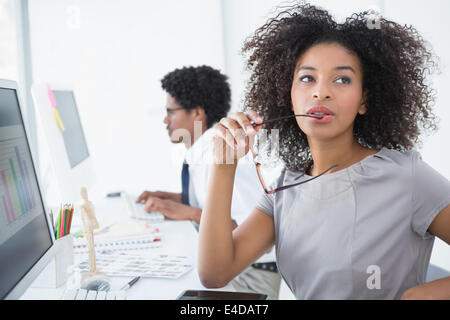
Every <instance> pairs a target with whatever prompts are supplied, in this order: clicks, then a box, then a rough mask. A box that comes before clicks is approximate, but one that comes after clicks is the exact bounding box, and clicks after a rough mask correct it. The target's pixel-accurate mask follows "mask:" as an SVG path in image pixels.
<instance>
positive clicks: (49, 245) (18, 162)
mask: <svg viewBox="0 0 450 320" xmlns="http://www.w3.org/2000/svg"><path fill="white" fill-rule="evenodd" d="M20 106H21V103H20V95H19V93H18V89H17V84H16V82H14V81H10V80H2V79H0V298H1V299H17V298H19V297H20V296H21V295H22V294H23V293H24V292H25V290H26V289H27V288H28V286H29V285H30V284H31V283H32V282H33V281H34V280H35V279H36V277H37V276H38V275H39V273H40V272H41V271H42V270H43V269H44V268H45V266H46V265H47V264H48V263H49V262H50V260H51V259H52V258H53V257H54V255H55V252H56V249H55V245H54V243H55V238H54V235H53V232H52V226H51V223H50V218H49V216H48V214H47V212H48V211H47V210H46V205H45V202H44V201H43V197H42V194H41V189H40V184H39V182H38V177H37V174H36V169H35V165H34V162H33V158H32V155H31V151H30V146H29V143H28V138H27V134H26V130H25V126H24V121H23V118H22V113H21V108H20Z"/></svg>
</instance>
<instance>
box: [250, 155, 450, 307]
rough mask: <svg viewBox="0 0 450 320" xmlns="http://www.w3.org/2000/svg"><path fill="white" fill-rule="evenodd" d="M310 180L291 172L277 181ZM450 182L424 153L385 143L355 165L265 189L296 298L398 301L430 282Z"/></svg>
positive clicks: (264, 206) (262, 204)
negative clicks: (436, 226) (435, 231)
mask: <svg viewBox="0 0 450 320" xmlns="http://www.w3.org/2000/svg"><path fill="white" fill-rule="evenodd" d="M308 178H311V176H308V175H302V173H301V172H294V171H289V170H286V171H284V172H283V173H282V174H281V176H280V177H279V179H278V181H277V185H278V186H280V185H288V184H293V183H296V182H299V181H302V180H306V179H308ZM448 204H450V182H449V180H448V179H447V178H445V177H444V176H442V175H441V174H439V173H438V172H437V171H436V170H434V169H433V168H431V167H430V166H429V165H428V164H426V163H425V162H424V161H423V160H422V158H421V156H420V154H419V153H418V152H417V151H407V152H399V151H396V150H390V149H386V148H383V149H382V150H380V151H379V152H378V153H376V154H374V155H371V156H368V157H366V158H364V159H363V160H361V161H360V162H358V163H355V164H353V165H352V166H350V167H348V168H345V169H342V170H339V171H337V172H334V173H331V174H325V175H323V176H320V177H318V178H317V179H314V180H312V181H310V182H307V183H305V184H302V185H300V186H297V187H293V188H290V189H287V190H283V191H279V192H277V193H275V194H273V195H267V194H264V195H263V196H262V198H261V199H260V201H259V203H258V205H257V208H258V209H260V210H262V211H264V212H265V213H267V214H268V215H269V216H271V217H272V218H273V219H274V225H275V247H276V257H277V264H278V268H279V270H280V273H281V274H282V276H283V278H284V280H285V281H286V283H287V285H288V286H289V287H290V289H291V290H292V292H293V293H294V295H295V296H296V298H297V299H398V298H400V297H401V295H402V294H403V293H404V291H406V290H407V289H408V288H410V287H413V286H416V285H418V284H421V283H423V282H424V281H425V277H426V272H427V268H428V264H429V260H430V255H431V250H432V247H433V242H434V236H433V235H431V234H430V233H429V232H428V231H427V229H428V227H429V225H430V224H431V222H432V221H433V219H434V218H435V216H436V215H437V214H438V213H439V212H440V211H441V210H442V209H444V208H445V207H446V206H447V205H448Z"/></svg>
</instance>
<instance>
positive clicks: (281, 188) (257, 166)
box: [251, 114, 338, 194]
mask: <svg viewBox="0 0 450 320" xmlns="http://www.w3.org/2000/svg"><path fill="white" fill-rule="evenodd" d="M293 117H310V118H316V119H322V118H323V117H322V116H318V115H317V116H316V115H309V114H293V115H289V116H284V117H280V118H274V119H269V120H265V121H264V122H262V123H255V122H254V121H252V122H251V125H252V126H253V127H256V126H261V125H263V124H265V123H269V122H274V121H279V120H284V119H288V118H293ZM252 153H253V161H254V162H255V166H256V172H257V174H258V179H259V181H260V182H261V185H262V187H263V189H264V192H265V193H267V194H273V193H275V192H278V191H282V190H286V189H289V188H292V187H296V186H298V185H301V184H303V183H306V182H308V181H311V180H314V179H316V178H318V177H320V176H321V175H323V174H325V173H327V172H328V171H330V170H331V169H333V168H336V167H337V166H338V165H337V164H334V165H332V166H331V167H329V168H328V169H327V170H325V171H323V172H322V173H320V174H319V175H317V176H315V177H312V178H310V179H308V180H305V181H302V182H298V183H294V184H290V185H287V186H280V187H277V188H275V189H273V190H269V189H267V187H266V185H265V183H264V180H263V175H262V170H261V166H262V165H261V163H259V162H258V161H256V157H257V153H255V152H254V150H253V149H252Z"/></svg>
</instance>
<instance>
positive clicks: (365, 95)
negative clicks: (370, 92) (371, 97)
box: [358, 90, 367, 115]
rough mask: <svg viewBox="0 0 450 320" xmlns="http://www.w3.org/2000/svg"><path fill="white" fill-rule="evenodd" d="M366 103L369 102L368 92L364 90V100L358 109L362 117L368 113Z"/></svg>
mask: <svg viewBox="0 0 450 320" xmlns="http://www.w3.org/2000/svg"><path fill="white" fill-rule="evenodd" d="M366 101H367V90H364V92H363V96H362V99H361V104H360V106H359V108H358V113H359V114H360V115H363V114H365V113H366V112H367V107H366Z"/></svg>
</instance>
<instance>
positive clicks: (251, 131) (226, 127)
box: [213, 110, 263, 164]
mask: <svg viewBox="0 0 450 320" xmlns="http://www.w3.org/2000/svg"><path fill="white" fill-rule="evenodd" d="M251 121H253V122H254V123H256V124H261V123H262V122H263V119H262V117H261V116H260V115H258V114H257V113H256V112H255V111H253V110H249V111H248V112H246V113H244V112H238V113H234V114H231V115H230V116H228V117H225V118H222V119H221V120H220V121H219V123H218V124H216V125H215V126H214V137H213V157H214V163H215V164H237V162H238V160H239V159H240V158H242V157H243V156H245V155H246V154H247V152H248V151H249V149H250V147H251V146H252V145H253V142H254V136H255V134H256V133H257V132H258V131H259V130H261V126H253V125H252V124H251Z"/></svg>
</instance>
